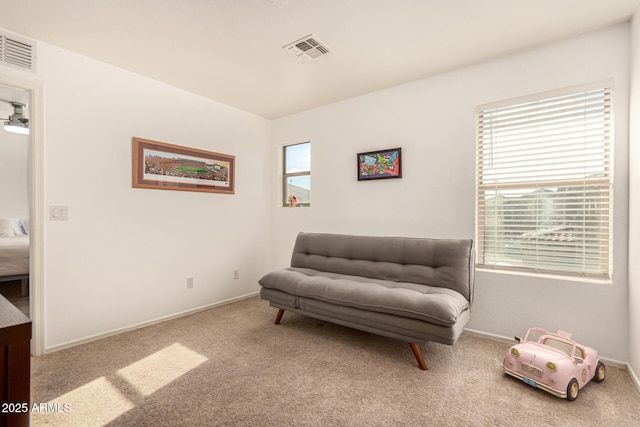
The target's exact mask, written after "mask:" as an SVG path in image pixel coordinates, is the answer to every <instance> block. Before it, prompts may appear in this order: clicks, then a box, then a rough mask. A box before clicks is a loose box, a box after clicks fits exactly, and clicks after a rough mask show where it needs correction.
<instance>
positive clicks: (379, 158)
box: [358, 148, 402, 181]
mask: <svg viewBox="0 0 640 427" xmlns="http://www.w3.org/2000/svg"><path fill="white" fill-rule="evenodd" d="M401 153H402V149H401V148H392V149H388V150H380V151H370V152H367V153H358V181H366V180H371V179H383V178H402V163H401Z"/></svg>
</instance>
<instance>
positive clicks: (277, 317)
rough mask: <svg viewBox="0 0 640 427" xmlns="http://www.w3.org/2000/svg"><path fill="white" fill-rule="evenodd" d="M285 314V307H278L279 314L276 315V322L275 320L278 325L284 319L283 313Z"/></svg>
mask: <svg viewBox="0 0 640 427" xmlns="http://www.w3.org/2000/svg"><path fill="white" fill-rule="evenodd" d="M283 314H284V310H283V309H281V308H279V309H278V314H277V316H276V322H275V324H276V325H279V324H280V319H282V315H283Z"/></svg>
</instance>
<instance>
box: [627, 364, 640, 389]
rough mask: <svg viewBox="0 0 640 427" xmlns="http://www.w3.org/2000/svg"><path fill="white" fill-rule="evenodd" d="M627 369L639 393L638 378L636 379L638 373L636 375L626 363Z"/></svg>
mask: <svg viewBox="0 0 640 427" xmlns="http://www.w3.org/2000/svg"><path fill="white" fill-rule="evenodd" d="M627 371H628V372H629V375H630V376H631V381H633V385H635V386H636V389H637V390H638V393H640V379H638V375H636V372H635V371H634V370H633V368H632V367H631V366H629V365H627Z"/></svg>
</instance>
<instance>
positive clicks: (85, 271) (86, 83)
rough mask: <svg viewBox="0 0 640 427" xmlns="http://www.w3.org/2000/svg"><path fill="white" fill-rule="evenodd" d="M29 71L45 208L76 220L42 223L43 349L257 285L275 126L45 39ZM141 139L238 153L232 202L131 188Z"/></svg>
mask: <svg viewBox="0 0 640 427" xmlns="http://www.w3.org/2000/svg"><path fill="white" fill-rule="evenodd" d="M0 72H3V70H0ZM10 74H13V75H15V74H16V73H15V72H14V71H11V73H10ZM21 77H23V78H25V79H34V78H35V79H37V80H39V81H41V82H42V85H43V91H44V96H43V98H44V108H43V110H44V112H43V116H44V120H45V123H44V126H43V128H44V152H45V159H44V163H45V166H44V169H45V170H44V182H45V205H46V206H52V205H65V206H69V212H70V218H69V221H49V220H47V221H46V223H45V242H44V243H45V277H44V293H45V295H44V300H45V319H44V324H45V349H47V350H50V349H55V348H57V347H58V348H59V347H61V346H65V345H68V344H72V343H74V342H78V341H81V340H84V339H87V338H91V337H94V336H99V335H102V334H106V333H110V332H112V331H116V330H119V329H123V328H128V327H131V326H134V325H137V324H141V323H146V322H149V321H153V320H155V319H159V318H163V317H167V316H171V315H174V314H177V313H181V312H184V311H189V310H192V309H195V308H198V307H203V306H207V305H211V304H216V303H219V302H223V301H226V300H229V299H233V298H237V297H240V296H243V295H247V294H250V293H253V292H256V291H257V290H258V285H257V283H256V281H257V279H258V278H259V277H260V275H261V274H263V273H264V271H265V269H266V261H265V253H266V250H265V248H266V246H267V242H268V238H269V235H268V229H269V227H268V224H269V212H268V205H267V199H266V196H265V194H267V193H268V191H267V187H266V185H267V184H265V182H266V181H267V179H266V178H267V172H266V171H267V168H268V166H267V165H266V160H265V159H266V153H267V152H268V151H267V150H268V145H269V138H270V134H271V122H270V121H268V120H266V119H263V118H261V117H258V116H255V115H252V114H249V113H246V112H242V111H239V110H237V109H233V108H230V107H227V106H225V105H222V104H220V103H217V102H214V101H211V100H208V99H205V98H203V97H200V96H196V95H194V94H191V93H188V92H185V91H182V90H179V89H176V88H173V87H170V86H167V85H165V84H162V83H159V82H156V81H153V80H150V79H148V78H145V77H142V76H139V75H136V74H133V73H130V72H127V71H124V70H122V69H119V68H116V67H112V66H110V65H107V64H104V63H100V62H97V61H94V60H92V59H89V58H86V57H83V56H79V55H76V54H74V53H71V52H69V51H65V50H62V49H59V48H56V47H54V46H51V45H47V44H44V43H39V45H38V74H37V76H35V77H34V76H33V75H30V74H28V73H24V74H22V75H21ZM133 136H138V137H142V138H148V139H152V140H157V141H162V142H168V143H172V144H177V145H184V146H189V147H195V148H200V149H204V150H209V151H216V152H221V153H226V154H232V155H235V156H236V194H235V195H227V194H210V193H195V192H184V191H160V190H149V189H134V188H132V185H131V180H132V178H131V175H132V171H131V167H132V166H131V164H132V159H131V157H132V141H131V138H132V137H133ZM234 269H239V270H240V279H239V280H234V279H233V270H234ZM187 277H193V278H194V280H195V286H194V288H193V289H187V288H186V278H187Z"/></svg>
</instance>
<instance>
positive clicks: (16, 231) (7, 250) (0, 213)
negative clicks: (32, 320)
mask: <svg viewBox="0 0 640 427" xmlns="http://www.w3.org/2000/svg"><path fill="white" fill-rule="evenodd" d="M30 102H31V93H30V91H29V90H25V89H22V88H16V87H13V86H7V85H0V121H1V122H2V124H3V126H2V128H0V294H2V295H3V296H4V297H5V298H6V299H8V300H9V301H10V302H11V303H12V304H13V305H15V306H16V307H17V308H18V309H19V310H20V311H22V312H23V313H24V314H25V315H26V316H27V317H30V316H31V313H30V304H29V267H30V260H29V259H30V250H29V247H30V232H31V227H30V221H29V216H30V214H29V213H30V210H31V209H30V200H31V197H30V195H31V186H30V181H31V180H30V173H29V164H30V157H29V156H30V151H31V150H30V145H31V144H30V135H29V104H30Z"/></svg>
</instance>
